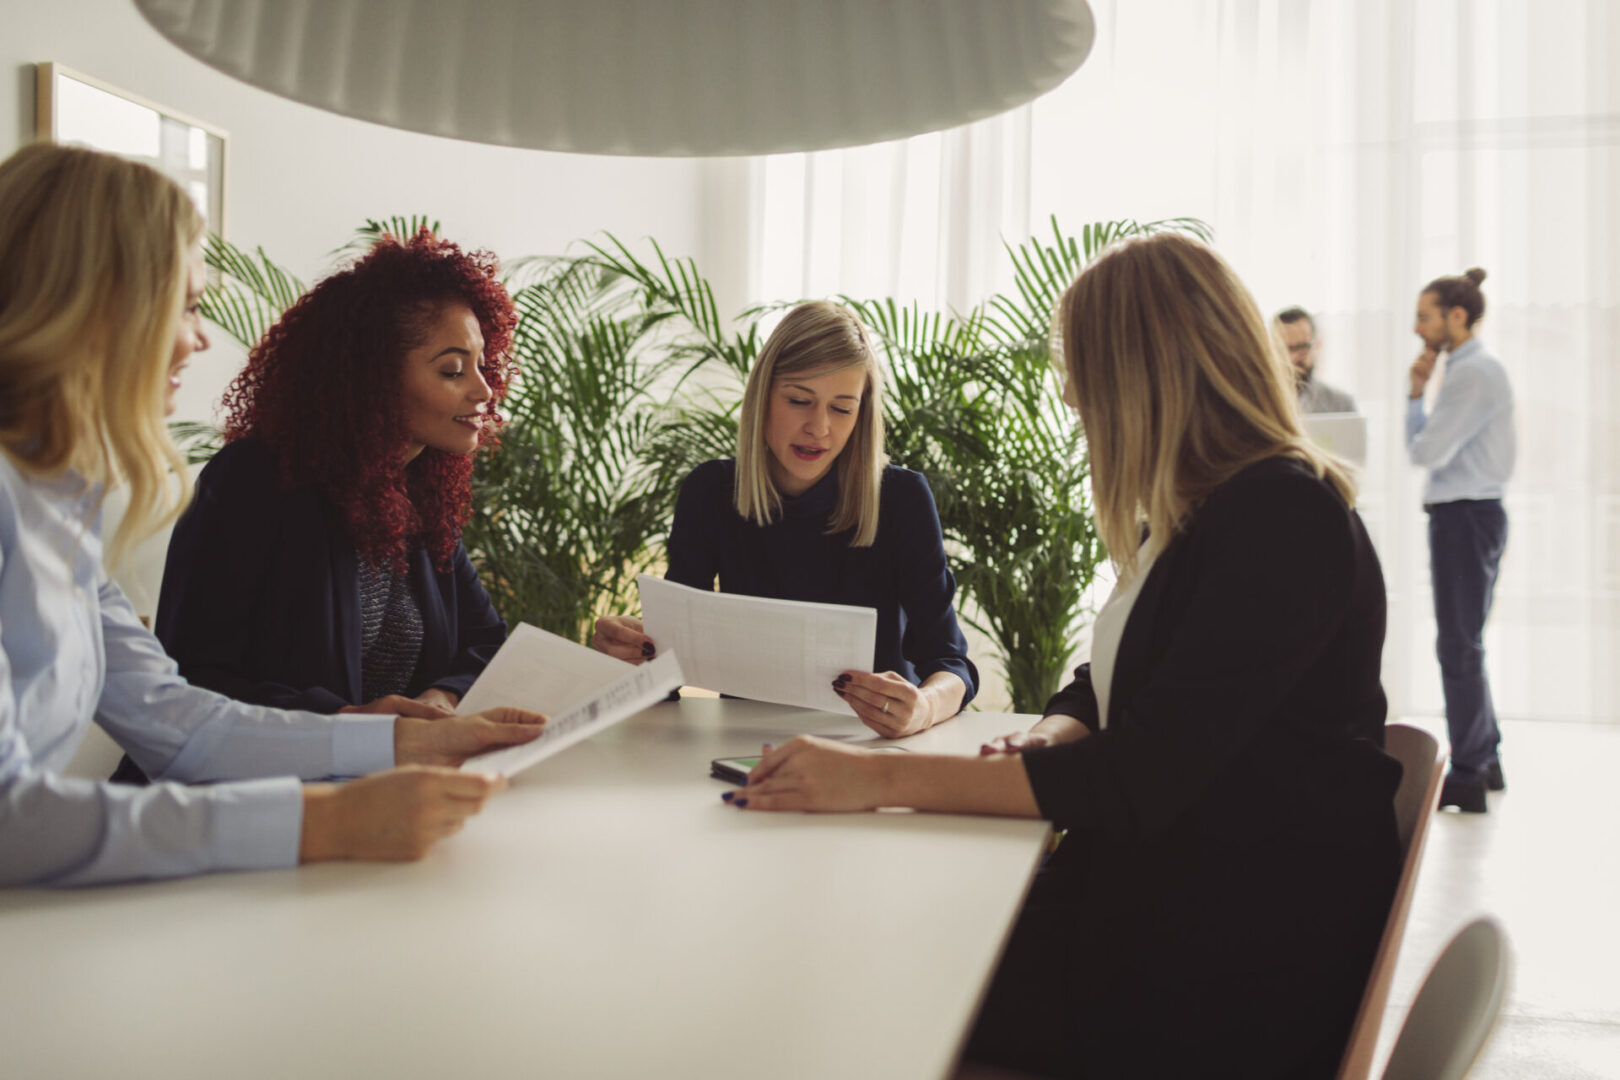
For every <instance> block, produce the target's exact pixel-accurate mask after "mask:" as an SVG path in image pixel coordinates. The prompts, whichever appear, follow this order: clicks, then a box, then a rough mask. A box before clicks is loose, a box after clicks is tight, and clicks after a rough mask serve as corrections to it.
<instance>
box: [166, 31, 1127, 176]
mask: <svg viewBox="0 0 1620 1080" xmlns="http://www.w3.org/2000/svg"><path fill="white" fill-rule="evenodd" d="M135 6H136V7H137V8H139V9H140V12H141V14H142V15H143V16H144V17H145V18H146V20H147V22H149V23H151V24H152V26H153V27H155V28H156V29H157V30H158V32H159V33H161V34H162V35H163V36H164V37H166V38H168V39H169V41H171V42H173V43H174V44H175V45H177V46H179V47H180V48H181V49H183V50H184V51H186V52H187V53H189V54H191V55H192V56H194V57H196V58H197V59H199V60H202V61H203V62H205V63H207V64H210V65H212V66H213V67H215V68H218V69H219V70H220V71H223V72H225V73H226V74H228V75H232V76H235V77H236V78H238V79H241V80H243V81H244V82H248V83H251V84H252V85H254V86H257V87H260V88H261V89H264V90H268V91H270V92H271V93H275V94H280V95H282V96H283V97H288V98H291V99H293V100H294V101H301V102H303V103H305V104H307V105H314V106H316V107H318V108H322V109H328V110H330V111H332V112H336V113H341V114H343V115H344V116H352V117H356V118H358V119H361V120H370V121H374V122H376V123H379V124H387V125H389V126H391V127H398V128H405V129H407V130H410V131H420V132H425V133H428V134H432V135H446V136H450V137H452V138H457V139H469V140H473V141H476V142H486V143H496V144H500V145H505V146H523V147H532V148H535V149H542V150H566V151H577V152H581V153H593V154H646V155H658V156H695V155H696V156H700V155H726V154H768V153H775V152H779V151H791V150H817V149H825V148H828V147H836V146H854V145H858V144H861V143H869V142H877V141H879V140H883V139H894V138H899V137H902V136H906V135H915V134H918V133H920V132H925V131H935V130H938V129H940V128H946V127H954V126H956V125H958V124H964V123H968V122H970V121H973V120H980V119H983V118H985V117H988V116H993V115H995V114H997V113H1000V112H1004V111H1005V110H1007V109H1011V108H1014V107H1016V106H1018V105H1021V104H1023V103H1024V102H1027V101H1029V100H1031V99H1032V98H1035V97H1037V96H1038V95H1040V94H1042V93H1044V92H1045V91H1047V90H1050V89H1052V88H1053V87H1055V86H1057V85H1058V84H1059V83H1060V82H1062V81H1063V80H1064V79H1066V78H1067V77H1068V76H1069V75H1070V74H1072V73H1073V72H1074V70H1075V69H1076V68H1077V67H1079V66H1080V63H1081V61H1082V60H1084V59H1085V57H1086V54H1087V53H1088V52H1089V51H1090V50H1091V43H1092V38H1093V36H1094V34H1095V23H1094V22H1093V20H1092V16H1091V9H1090V8H1089V7H1088V6H1087V4H1086V2H1085V0H135Z"/></svg>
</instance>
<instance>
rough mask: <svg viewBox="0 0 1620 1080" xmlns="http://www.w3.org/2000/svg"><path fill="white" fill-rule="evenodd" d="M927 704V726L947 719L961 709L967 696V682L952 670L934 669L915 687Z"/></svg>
mask: <svg viewBox="0 0 1620 1080" xmlns="http://www.w3.org/2000/svg"><path fill="white" fill-rule="evenodd" d="M917 690H918V692H919V693H921V694H922V698H923V700H924V701H925V702H927V706H928V726H929V727H933V726H934V725H935V724H938V723H940V722H942V721H945V720H949V719H950V718H951V717H953V716H955V715H956V714H957V713H959V712H961V711H962V701H963V699H965V698H966V697H967V683H965V682H963V681H962V677H961V676H960V675H957V674H956V673H955V672H952V671H936V672H934V673H933V674H932V675H930V676H928V678H926V679H924V680H923V683H922V685H921V686H919V687H918V688H917Z"/></svg>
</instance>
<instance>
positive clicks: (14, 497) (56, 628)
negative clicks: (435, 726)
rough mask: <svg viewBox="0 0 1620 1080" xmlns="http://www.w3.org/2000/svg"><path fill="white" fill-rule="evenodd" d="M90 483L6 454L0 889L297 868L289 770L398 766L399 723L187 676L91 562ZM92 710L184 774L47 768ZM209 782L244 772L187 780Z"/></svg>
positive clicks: (111, 729)
mask: <svg viewBox="0 0 1620 1080" xmlns="http://www.w3.org/2000/svg"><path fill="white" fill-rule="evenodd" d="M96 493H97V492H96V489H94V488H92V487H90V486H89V485H87V484H86V483H85V482H84V481H83V479H82V478H81V477H79V476H78V475H76V474H73V473H68V474H67V475H66V476H64V477H63V478H62V479H61V480H58V481H55V482H48V481H43V480H39V479H37V478H35V477H32V476H31V475H29V474H27V473H24V472H21V471H19V470H18V469H17V468H16V466H15V465H14V464H13V463H12V461H11V460H10V459H9V458H8V457H7V456H6V455H5V454H4V453H3V452H0V884H7V885H15V884H36V883H37V884H51V885H82V884H89V883H96V882H107V881H122V880H130V879H134V878H155V877H174V876H179V875H183V874H196V873H201V872H204V871H209V870H245V869H253V868H268V867H287V866H293V865H295V864H296V863H297V862H298V843H299V835H300V830H301V829H302V826H303V795H302V792H301V790H300V785H299V781H298V780H297V779H296V777H306V778H317V777H323V776H358V775H362V774H364V773H368V772H374V771H376V770H378V769H383V768H387V767H389V766H391V765H393V763H394V734H393V729H394V718H393V717H369V716H368V717H343V718H341V719H334V718H333V717H330V716H321V715H319V714H317V713H308V712H282V711H281V710H278V709H269V708H263V707H260V706H257V705H247V704H243V703H242V702H238V701H233V700H231V699H230V698H227V697H222V696H220V695H219V694H215V693H212V692H210V691H207V690H202V689H199V688H197V687H194V686H191V685H190V684H189V683H187V682H186V681H185V680H184V679H182V678H181V677H180V675H179V673H178V671H177V669H176V667H175V664H174V662H173V661H172V660H170V659H169V658H168V656H166V655H165V654H164V652H163V647H162V645H160V644H159V643H158V641H157V639H156V638H154V637H153V636H152V635H151V633H149V632H148V631H147V630H146V629H145V628H144V627H142V626H141V623H140V620H139V619H138V618H137V617H136V615H135V612H134V609H132V608H131V607H130V604H129V601H128V600H126V599H125V598H124V594H123V592H122V591H121V590H120V589H119V588H118V586H116V585H114V584H113V583H112V582H111V581H110V580H109V579H108V577H107V573H106V571H105V570H104V569H103V567H102V547H101V520H100V514H99V512H98V511H97V510H95V506H96V502H97V500H96ZM92 720H94V721H95V722H96V723H98V724H100V725H101V726H102V727H103V728H104V729H105V730H106V731H107V733H108V734H109V735H111V736H112V737H113V739H114V740H116V741H117V742H118V743H119V745H121V746H122V747H123V748H124V749H125V751H127V752H128V753H129V755H130V756H131V757H132V758H134V759H135V762H136V763H137V764H138V765H140V766H141V768H143V769H144V770H146V773H147V775H148V776H151V777H152V778H153V779H154V780H155V781H181V783H174V782H158V783H154V784H153V785H152V786H151V787H147V788H135V787H127V786H124V785H118V784H108V783H98V782H94V781H90V780H81V779H69V778H66V777H63V776H60V775H58V772H59V770H61V769H62V768H63V767H64V766H65V765H66V764H67V762H68V760H69V759H70V758H71V757H72V756H73V751H74V749H75V748H76V747H77V746H78V745H79V741H80V740H81V739H82V738H83V736H84V733H85V731H86V730H87V729H88V727H89V725H90V723H91V721H92ZM251 778H262V779H251ZM216 780H243V781H244V782H241V783H225V784H213V785H211V786H207V787H185V786H183V784H184V783H196V782H206V781H216Z"/></svg>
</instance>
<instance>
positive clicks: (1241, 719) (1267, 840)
mask: <svg viewBox="0 0 1620 1080" xmlns="http://www.w3.org/2000/svg"><path fill="white" fill-rule="evenodd" d="M1384 621H1385V596H1384V581H1383V575H1382V572H1381V571H1380V568H1379V564H1378V556H1377V555H1376V553H1375V552H1374V551H1373V547H1372V544H1371V542H1370V541H1369V539H1368V537H1367V533H1366V530H1365V529H1364V528H1363V527H1362V523H1361V519H1360V518H1359V517H1358V516H1357V515H1356V513H1355V512H1354V511H1352V510H1350V509H1348V508H1347V507H1346V506H1345V504H1344V503H1343V501H1342V500H1340V498H1339V497H1338V495H1337V494H1336V493H1335V492H1334V491H1333V489H1332V488H1331V487H1330V486H1329V485H1328V484H1327V483H1326V482H1325V481H1323V480H1319V479H1317V478H1316V477H1315V476H1314V475H1313V474H1312V473H1311V472H1310V471H1309V469H1307V468H1306V467H1304V466H1303V465H1301V464H1300V463H1298V462H1295V461H1291V460H1287V459H1281V458H1276V459H1271V460H1268V461H1265V462H1261V463H1260V464H1257V465H1254V466H1251V467H1250V468H1248V469H1246V470H1244V471H1243V472H1242V473H1240V474H1238V475H1237V476H1235V477H1234V478H1232V479H1231V480H1229V481H1227V482H1226V483H1225V484H1223V485H1222V486H1221V487H1220V488H1219V489H1217V490H1216V491H1215V492H1214V493H1212V494H1211V496H1210V497H1209V498H1208V499H1207V500H1206V502H1205V503H1204V505H1203V506H1201V507H1200V508H1198V509H1197V511H1196V512H1195V513H1194V515H1193V517H1192V519H1191V521H1190V523H1189V525H1188V527H1187V528H1186V529H1185V531H1184V532H1182V533H1181V534H1179V535H1178V536H1177V537H1176V538H1175V539H1174V540H1173V541H1172V542H1171V543H1170V544H1169V545H1168V547H1167V548H1166V549H1165V550H1164V551H1163V552H1162V553H1161V554H1160V556H1159V558H1158V560H1157V561H1156V562H1155V564H1154V566H1153V568H1152V570H1151V571H1150V573H1149V574H1148V577H1147V580H1146V581H1145V582H1144V583H1143V588H1142V591H1141V593H1140V595H1139V597H1138V599H1137V601H1136V603H1135V605H1134V607H1133V608H1132V610H1131V613H1130V616H1129V618H1128V621H1127V623H1126V627H1125V633H1124V635H1123V637H1122V639H1121V641H1120V647H1119V652H1118V656H1117V660H1116V664H1115V668H1114V674H1113V684H1112V692H1111V694H1110V702H1109V716H1108V724H1107V727H1106V729H1103V730H1099V726H1100V725H1099V717H1098V715H1097V699H1096V696H1095V694H1094V693H1093V691H1092V687H1091V670H1090V665H1089V664H1087V665H1082V666H1081V667H1080V669H1079V670H1078V671H1077V672H1076V673H1075V679H1074V681H1073V682H1072V683H1070V684H1069V685H1068V686H1067V687H1066V688H1064V689H1063V690H1062V691H1060V692H1059V693H1058V694H1057V695H1056V696H1055V697H1054V698H1053V699H1052V700H1051V702H1050V703H1049V704H1048V705H1047V712H1048V713H1064V714H1067V715H1070V716H1074V717H1077V718H1078V719H1079V720H1081V722H1083V723H1084V724H1085V725H1086V726H1087V727H1089V728H1090V729H1092V732H1093V734H1092V735H1091V736H1089V737H1088V738H1083V739H1079V740H1077V741H1075V742H1071V743H1067V744H1064V745H1062V746H1058V747H1051V748H1046V749H1039V750H1032V751H1028V752H1026V753H1025V754H1024V755H1023V760H1024V764H1025V767H1026V770H1027V772H1028V775H1029V779H1030V783H1031V785H1032V787H1033V788H1034V792H1035V796H1036V799H1037V801H1038V802H1039V804H1040V808H1041V811H1042V813H1043V815H1044V816H1046V817H1047V818H1049V819H1050V820H1051V821H1052V822H1053V823H1054V824H1055V825H1057V826H1059V827H1063V828H1067V829H1068V830H1069V833H1068V836H1067V837H1066V838H1065V839H1064V841H1063V842H1062V844H1060V845H1059V848H1058V850H1057V851H1056V853H1055V854H1054V855H1053V856H1052V858H1051V859H1050V860H1048V864H1047V866H1046V868H1045V869H1044V870H1043V872H1042V874H1041V875H1040V880H1039V881H1038V883H1037V885H1036V887H1035V890H1034V892H1032V894H1031V899H1030V909H1031V913H1032V916H1033V917H1034V918H1035V919H1037V920H1040V919H1045V920H1046V922H1047V924H1048V925H1047V926H1045V928H1044V929H1043V931H1042V934H1041V936H1043V937H1045V938H1047V939H1048V940H1047V941H1046V943H1045V945H1044V946H1043V947H1042V949H1041V952H1042V953H1044V956H1045V958H1046V959H1045V960H1044V961H1043V960H1040V959H1039V958H1038V955H1037V954H1032V955H1031V956H1026V957H1024V959H1023V961H1022V962H1026V963H1032V964H1034V965H1035V968H1034V969H1031V970H1040V967H1041V964H1042V963H1044V964H1045V969H1044V970H1045V978H1046V980H1047V982H1046V985H1045V992H1047V993H1050V994H1056V995H1058V996H1059V997H1060V998H1061V999H1062V1000H1063V1001H1065V1002H1066V1003H1067V1004H1066V1008H1067V1009H1068V1011H1069V1012H1068V1015H1069V1017H1070V1021H1069V1025H1070V1033H1071V1038H1070V1042H1069V1044H1068V1047H1067V1050H1066V1051H1065V1060H1066V1061H1068V1062H1070V1063H1071V1064H1072V1065H1073V1067H1074V1068H1075V1069H1076V1071H1078V1072H1081V1073H1085V1074H1087V1075H1097V1076H1115V1075H1120V1076H1126V1075H1129V1076H1161V1075H1164V1076H1171V1075H1177V1076H1181V1075H1185V1076H1191V1075H1207V1076H1215V1075H1244V1076H1270V1075H1293V1074H1295V1073H1296V1072H1298V1071H1299V1070H1303V1073H1302V1074H1311V1073H1313V1072H1316V1071H1318V1070H1320V1069H1321V1068H1323V1067H1324V1065H1325V1070H1326V1071H1325V1072H1324V1073H1322V1075H1331V1073H1332V1071H1333V1063H1334V1062H1336V1061H1337V1057H1338V1054H1339V1052H1341V1051H1342V1050H1343V1047H1344V1040H1345V1038H1346V1037H1347V1035H1348V1032H1349V1027H1350V1023H1351V1021H1352V1019H1353V1016H1354V1013H1355V1009H1356V1005H1357V1002H1358V1000H1359V998H1360V993H1361V989H1362V986H1363V984H1364V981H1365V978H1366V975H1367V972H1368V970H1369V968H1370V965H1371V961H1372V955H1373V951H1374V949H1375V948H1376V945H1377V941H1378V938H1379V935H1380V933H1381V931H1382V926H1383V922H1384V918H1385V916H1386V915H1387V913H1388V907H1389V903H1390V900H1391V898H1392V896H1393V893H1394V887H1395V882H1396V879H1397V876H1398V874H1399V870H1400V850H1399V841H1398V839H1397V834H1396V826H1395V817H1394V809H1393V796H1394V792H1395V788H1396V786H1397V784H1398V783H1399V780H1400V773H1401V769H1400V765H1399V763H1397V762H1396V761H1395V760H1394V759H1393V758H1391V757H1389V756H1388V755H1386V754H1385V753H1384V752H1383V750H1382V746H1383V725H1384V719H1385V712H1386V708H1387V706H1386V702H1385V698H1384V693H1383V689H1382V687H1381V686H1380V684H1379V665H1380V656H1381V653H1382V649H1383V642H1384ZM1042 912H1043V913H1044V914H1041V913H1042ZM1054 927H1055V929H1054ZM1054 937H1056V938H1058V939H1062V940H1063V942H1064V943H1063V944H1061V945H1060V944H1058V943H1057V942H1055V941H1053V940H1051V939H1052V938H1054ZM1012 951H1014V950H1010V952H1009V961H1011V962H1015V963H1016V962H1019V961H1017V960H1015V959H1014V958H1013V957H1012V955H1011V953H1012ZM1021 977H1022V978H1024V979H1025V980H1026V982H1027V981H1029V980H1030V975H1029V971H1028V970H1026V971H1025V972H1024V974H1023V976H1021ZM1039 979H1040V976H1037V977H1036V979H1035V981H1039Z"/></svg>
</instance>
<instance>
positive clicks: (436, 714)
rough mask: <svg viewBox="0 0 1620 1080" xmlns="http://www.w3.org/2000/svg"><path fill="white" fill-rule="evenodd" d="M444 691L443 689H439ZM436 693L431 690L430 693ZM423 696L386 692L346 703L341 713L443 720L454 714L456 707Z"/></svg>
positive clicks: (340, 710)
mask: <svg viewBox="0 0 1620 1080" xmlns="http://www.w3.org/2000/svg"><path fill="white" fill-rule="evenodd" d="M438 692H439V693H443V691H438ZM431 693H434V691H432V690H429V691H428V694H431ZM426 697H427V694H423V695H422V697H417V698H408V697H405V696H404V695H403V694H384V695H383V696H382V697H380V698H378V699H377V700H376V701H368V702H366V703H365V704H364V705H345V706H343V708H341V709H339V710H338V712H339V713H381V714H382V715H384V716H390V715H391V716H414V717H416V718H417V719H418V720H442V719H444V718H445V717H447V716H454V715H455V709H454V708H453V707H452V708H446V707H445V706H443V705H442V704H440V703H439V702H438V701H431V700H430V701H425V700H423V699H424V698H426Z"/></svg>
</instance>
